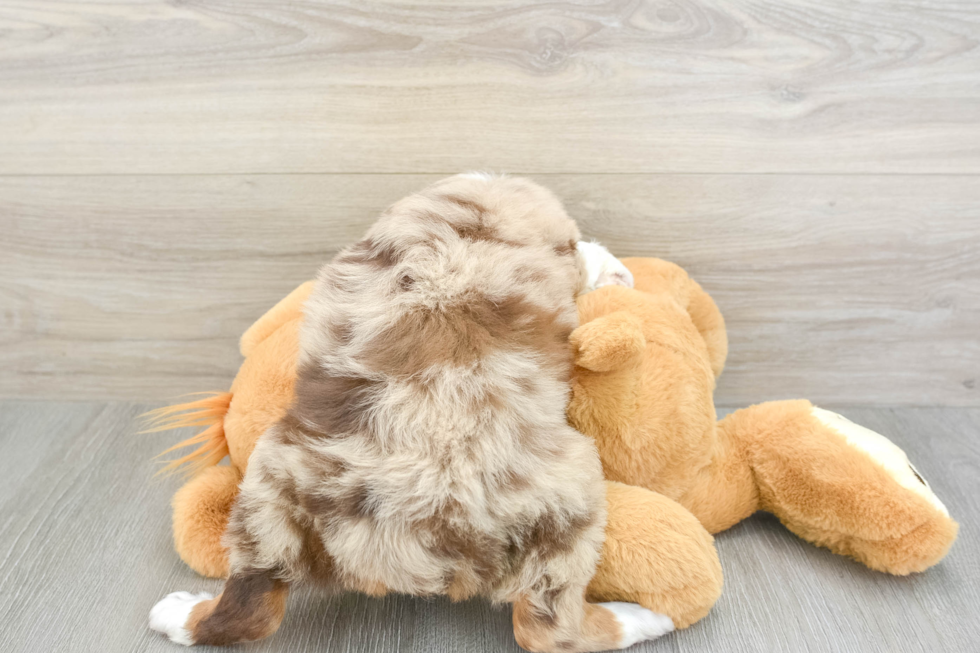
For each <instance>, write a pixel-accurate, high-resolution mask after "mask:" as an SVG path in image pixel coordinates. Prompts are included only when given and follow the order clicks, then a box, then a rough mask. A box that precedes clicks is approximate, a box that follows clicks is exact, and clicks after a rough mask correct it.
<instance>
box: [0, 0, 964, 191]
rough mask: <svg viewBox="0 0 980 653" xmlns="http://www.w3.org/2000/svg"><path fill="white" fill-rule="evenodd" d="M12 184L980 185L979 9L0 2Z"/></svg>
mask: <svg viewBox="0 0 980 653" xmlns="http://www.w3.org/2000/svg"><path fill="white" fill-rule="evenodd" d="M0 39H2V46H3V47H0V89H3V90H2V92H0V143H2V148H0V173H5V174H28V173H31V174H55V173H57V174H90V173H133V172H140V173H175V174H185V173H231V172H237V173H258V172H262V173H270V172H278V173H282V172H304V173H305V172H339V173H346V172H432V173H444V172H457V171H460V170H463V169H469V168H485V167H489V168H493V169H497V170H504V171H511V172H515V171H520V172H533V173H543V172H577V173H585V172H732V171H738V172H780V173H782V172H820V173H830V172H855V173H868V172H925V173H937V172H945V173H980V121H978V120H977V116H978V115H980V86H978V84H977V80H978V72H977V71H978V70H980V48H978V47H977V44H978V40H980V5H978V4H977V3H976V2H974V1H973V0H920V1H917V2H907V1H900V0H893V1H883V2H866V3H855V2H852V1H851V0H793V1H791V2H786V1H776V0H734V1H731V2H721V1H718V0H609V1H597V0H577V1H566V2H547V1H544V0H511V1H509V2H506V3H490V2H478V3H466V2H444V1H431V0H430V1H424V0H420V1H413V2H388V3H383V2H362V1H361V0H303V1H299V2H288V3H276V2H262V1H260V0H208V1H207V2H203V1H200V0H182V1H180V2H163V1H162V0H160V1H151V0H145V1H142V2H138V3H133V2H122V1H121V0H114V1H109V2H104V1H101V2H95V1H90V0H79V1H76V2H70V3H68V2H63V1H61V0H2V1H0Z"/></svg>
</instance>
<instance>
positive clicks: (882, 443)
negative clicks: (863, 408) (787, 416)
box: [812, 406, 949, 516]
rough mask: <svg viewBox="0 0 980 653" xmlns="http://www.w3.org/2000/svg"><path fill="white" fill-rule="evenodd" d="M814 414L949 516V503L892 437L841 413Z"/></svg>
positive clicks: (814, 410) (819, 410)
mask: <svg viewBox="0 0 980 653" xmlns="http://www.w3.org/2000/svg"><path fill="white" fill-rule="evenodd" d="M812 412H813V416H814V417H816V418H817V419H818V420H820V422H821V423H822V424H823V425H824V426H829V427H830V428H832V429H833V430H834V431H836V432H837V433H840V434H841V435H842V436H844V439H845V440H847V443H848V444H849V445H851V446H852V447H854V448H855V449H859V450H861V451H862V452H864V453H865V454H867V455H868V456H870V457H871V459H872V460H874V461H875V462H876V463H878V464H879V465H881V466H882V467H884V468H885V471H886V472H888V473H889V475H891V477H892V478H894V479H895V481H896V482H897V483H898V484H899V485H901V486H902V487H904V488H906V489H908V490H911V491H912V492H915V493H916V494H918V495H919V496H921V497H922V498H923V499H926V500H927V501H929V503H931V504H932V505H933V506H935V507H936V509H937V510H939V511H940V512H942V513H943V514H944V515H946V516H949V511H947V510H946V506H944V505H943V502H942V501H940V500H939V497H937V496H936V495H935V494H933V492H932V489H931V488H930V487H929V484H928V483H927V482H926V480H925V479H924V478H922V475H921V474H919V472H918V470H916V469H915V467H913V466H912V463H910V462H909V459H908V456H906V455H905V452H904V451H902V450H901V449H900V448H898V447H897V446H896V445H895V444H894V443H893V442H892V441H891V440H889V439H888V438H886V437H885V436H883V435H881V434H880V433H875V432H874V431H872V430H871V429H868V428H865V427H863V426H861V425H860V424H855V423H854V422H852V421H851V420H849V419H847V418H846V417H844V416H842V415H838V414H837V413H834V412H831V411H829V410H824V409H823V408H817V407H816V406H814V407H813V411H812Z"/></svg>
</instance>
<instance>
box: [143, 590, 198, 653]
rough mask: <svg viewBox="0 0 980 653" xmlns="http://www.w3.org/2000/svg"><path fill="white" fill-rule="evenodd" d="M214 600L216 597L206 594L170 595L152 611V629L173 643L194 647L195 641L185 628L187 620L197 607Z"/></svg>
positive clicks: (182, 593) (181, 593)
mask: <svg viewBox="0 0 980 653" xmlns="http://www.w3.org/2000/svg"><path fill="white" fill-rule="evenodd" d="M212 598H214V597H212V596H211V595H210V594H207V593H204V592H202V593H201V594H191V593H190V592H174V593H173V594H168V595H167V596H165V597H164V598H162V599H161V600H160V601H159V602H158V603H157V604H156V605H155V606H153V608H152V609H151V610H150V628H152V629H153V630H155V631H157V632H158V633H163V634H164V635H166V636H167V637H169V638H170V640H171V641H173V642H176V643H178V644H183V645H184V646H193V645H194V639H193V638H192V637H191V633H190V631H188V630H187V628H186V627H185V626H186V625H187V619H188V617H190V615H191V610H193V609H194V606H195V605H197V604H198V603H200V602H201V601H207V600H210V599H212Z"/></svg>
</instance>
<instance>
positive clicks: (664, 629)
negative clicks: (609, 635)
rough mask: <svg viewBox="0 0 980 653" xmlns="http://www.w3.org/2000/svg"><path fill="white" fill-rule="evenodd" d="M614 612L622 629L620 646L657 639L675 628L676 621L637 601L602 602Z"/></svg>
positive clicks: (603, 605) (624, 646)
mask: <svg viewBox="0 0 980 653" xmlns="http://www.w3.org/2000/svg"><path fill="white" fill-rule="evenodd" d="M599 605H601V606H602V607H604V608H605V609H607V610H609V611H610V612H612V613H613V616H614V617H615V618H616V621H618V622H619V627H620V629H621V630H622V633H623V635H622V638H621V639H620V642H619V647H620V648H626V647H627V646H632V645H633V644H636V643H637V642H643V641H646V640H648V639H656V638H658V637H660V636H661V635H666V634H667V633H669V632H672V631H673V630H674V622H673V621H672V620H671V618H670V617H668V616H667V615H665V614H658V613H656V612H652V611H650V610H647V609H646V608H644V607H643V606H642V605H639V604H637V603H621V602H612V603H600V604H599Z"/></svg>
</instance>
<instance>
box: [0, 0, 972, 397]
mask: <svg viewBox="0 0 980 653" xmlns="http://www.w3.org/2000/svg"><path fill="white" fill-rule="evenodd" d="M978 45H980V5H978V4H977V3H975V2H972V1H970V0H958V1H957V0H919V1H917V2H899V1H881V2H873V3H871V2H867V3H865V2H861V3H855V2H852V1H851V0H781V1H780V2H773V1H771V0H731V1H728V2H720V1H715V0H686V1H679V0H676V1H672V0H649V1H628V2H627V1H616V0H613V1H607V2H600V1H590V0H580V1H578V2H536V1H533V0H511V1H510V2H505V3H490V2H469V3H464V2H456V3H453V2H445V1H441V0H415V1H413V2H388V3H375V2H360V1H353V0H351V1H349V2H340V1H336V0H306V1H301V2H290V3H279V2H272V1H268V0H267V1H265V2H260V1H257V0H244V1H243V0H234V1H232V0H208V1H207V2H204V1H185V2H162V1H157V0H144V1H143V2H122V1H121V0H109V1H102V2H89V1H88V0H79V1H77V2H72V3H64V2H53V1H49V0H29V1H28V0H0V396H7V397H38V398H40V397H59V398H89V399H94V398H98V399H112V398H127V399H136V398H138V399H150V400H160V399H164V398H167V397H170V396H172V395H174V394H178V393H182V392H190V391H195V390H202V389H212V388H222V387H225V386H226V385H227V383H228V382H229V380H230V378H231V376H232V375H233V374H234V371H235V369H236V367H237V365H238V363H239V359H238V356H237V352H236V346H235V343H236V339H237V336H238V335H239V334H240V333H241V331H242V330H243V329H244V328H245V327H246V326H247V325H248V324H249V323H250V322H251V320H253V319H254V318H255V317H257V316H258V315H259V314H261V313H262V311H263V310H265V308H267V307H268V306H270V305H271V304H272V303H274V302H275V300H276V299H278V298H279V297H281V296H282V295H283V294H284V293H286V292H287V291H288V290H289V289H291V288H292V287H293V286H295V285H296V284H297V283H299V282H301V281H303V280H305V279H307V278H309V277H310V276H311V275H312V274H313V272H314V271H315V269H316V267H317V265H318V264H319V263H320V262H322V261H323V260H325V259H326V258H328V257H329V256H330V255H331V253H333V252H335V251H336V250H337V249H338V248H339V247H341V246H342V245H344V244H346V243H348V242H350V241H352V240H354V239H355V238H356V237H357V236H358V235H359V234H360V233H361V232H362V231H363V229H364V228H365V227H366V226H367V225H368V224H369V223H370V222H371V220H372V218H373V217H374V216H375V215H376V214H377V213H378V212H379V211H380V210H382V209H383V208H384V207H385V206H386V205H387V204H388V203H390V202H391V201H393V200H395V199H397V198H398V197H400V196H402V195H404V194H406V193H408V192H410V191H412V190H413V189H416V188H418V187H420V186H421V185H423V184H425V183H427V182H429V181H431V180H434V179H437V178H439V177H440V176H443V175H445V174H450V173H453V172H456V171H460V170H467V169H490V170H494V171H505V172H509V173H514V174H527V175H530V176H532V177H534V178H535V179H537V180H539V181H541V182H543V183H545V184H547V185H549V186H551V187H553V188H554V189H555V190H556V191H557V192H558V193H559V195H561V196H562V197H563V198H564V199H565V200H566V202H567V204H568V208H569V210H570V211H571V212H572V214H573V215H574V216H575V217H576V218H577V219H579V220H580V222H581V224H582V227H583V231H585V232H586V233H587V234H589V235H592V236H594V237H596V238H598V239H600V240H603V241H605V242H607V243H608V244H609V245H611V247H612V249H613V250H614V251H616V252H617V253H619V254H622V255H652V256H660V257H663V258H669V259H671V260H674V261H676V262H678V263H680V264H681V265H684V266H685V267H687V268H688V269H689V271H690V272H691V273H692V274H693V275H694V276H695V278H697V279H698V280H699V281H701V282H702V283H703V285H704V286H705V287H706V288H707V289H708V291H709V292H711V293H712V294H713V295H714V296H715V298H716V299H717V301H718V302H719V304H720V306H721V308H722V310H723V312H724V313H725V315H726V318H727V320H728V324H729V330H730V336H731V356H730V359H729V367H728V370H727V371H726V374H725V375H724V376H723V377H722V382H721V385H720V387H719V390H718V402H719V403H720V404H723V405H739V404H743V403H748V402H753V401H757V400H761V399H770V398H777V397H790V396H806V397H810V398H812V399H814V400H818V401H822V402H825V403H835V404H869V405H897V404H905V405H930V404H947V405H980V183H978V182H980V47H978Z"/></svg>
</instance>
